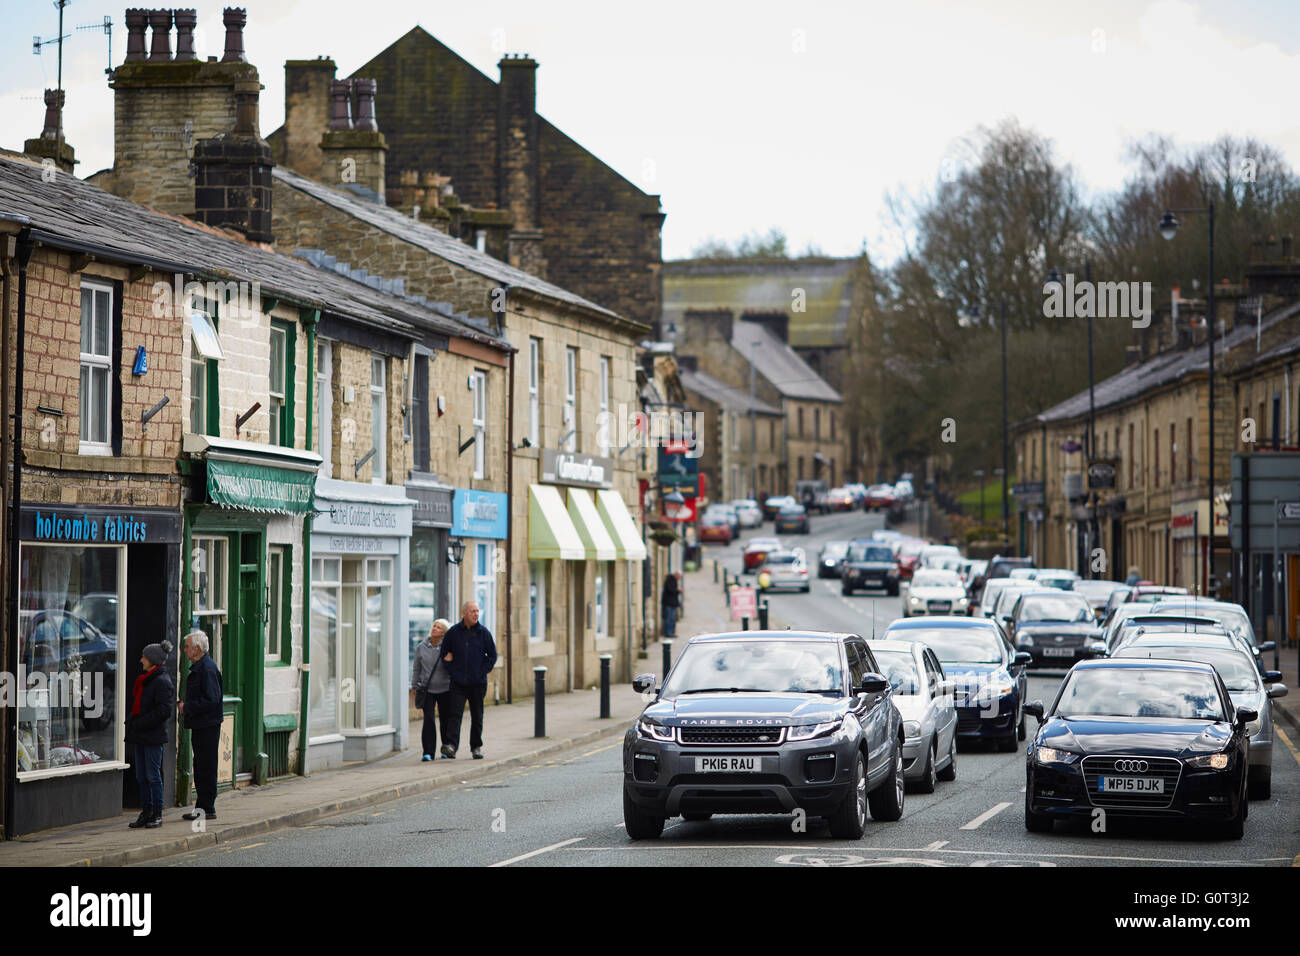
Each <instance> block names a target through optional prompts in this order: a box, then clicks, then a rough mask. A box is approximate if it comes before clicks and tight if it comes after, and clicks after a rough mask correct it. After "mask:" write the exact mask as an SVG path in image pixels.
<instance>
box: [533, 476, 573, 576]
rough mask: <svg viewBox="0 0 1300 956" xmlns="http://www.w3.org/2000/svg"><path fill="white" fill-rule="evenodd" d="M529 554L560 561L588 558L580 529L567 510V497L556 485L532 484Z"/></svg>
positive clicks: (534, 557)
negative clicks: (562, 496)
mask: <svg viewBox="0 0 1300 956" xmlns="http://www.w3.org/2000/svg"><path fill="white" fill-rule="evenodd" d="M528 557H529V559H530V560H541V559H549V560H560V561H582V560H584V559H585V558H586V557H587V549H586V548H585V547H583V544H582V538H580V537H579V536H578V529H577V528H575V527H574V526H573V522H572V521H571V520H569V513H568V512H567V511H565V510H564V499H563V498H561V497H560V491H559V489H558V488H556V487H555V486H553V485H529V486H528Z"/></svg>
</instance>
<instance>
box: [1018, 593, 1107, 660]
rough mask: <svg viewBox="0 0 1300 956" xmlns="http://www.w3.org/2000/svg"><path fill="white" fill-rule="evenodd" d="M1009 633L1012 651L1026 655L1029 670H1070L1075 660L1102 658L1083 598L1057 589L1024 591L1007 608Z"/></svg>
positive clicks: (1089, 608) (1093, 619)
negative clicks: (1045, 668) (1008, 610)
mask: <svg viewBox="0 0 1300 956" xmlns="http://www.w3.org/2000/svg"><path fill="white" fill-rule="evenodd" d="M1009 624H1010V631H1011V634H1012V637H1013V638H1014V640H1015V642H1016V650H1018V651H1024V652H1025V653H1026V654H1028V655H1029V656H1030V664H1029V666H1030V667H1059V668H1061V669H1062V670H1064V669H1066V668H1068V667H1070V666H1071V665H1072V664H1074V662H1075V661H1081V660H1091V659H1092V658H1094V657H1102V656H1104V655H1105V645H1104V644H1102V643H1101V628H1100V627H1099V626H1098V625H1097V617H1096V614H1095V613H1094V612H1093V610H1092V605H1091V604H1090V603H1088V599H1087V597H1085V596H1084V595H1082V594H1076V593H1074V592H1073V591H1062V590H1060V589H1059V588H1043V589H1042V590H1038V589H1035V590H1032V591H1025V592H1023V593H1022V594H1020V595H1019V596H1018V597H1017V598H1016V603H1015V604H1014V605H1013V606H1012V608H1011V621H1010V622H1009Z"/></svg>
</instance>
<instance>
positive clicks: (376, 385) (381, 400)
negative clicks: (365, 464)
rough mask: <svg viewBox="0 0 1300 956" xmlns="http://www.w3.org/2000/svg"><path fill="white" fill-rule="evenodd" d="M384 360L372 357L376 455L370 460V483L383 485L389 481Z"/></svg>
mask: <svg viewBox="0 0 1300 956" xmlns="http://www.w3.org/2000/svg"><path fill="white" fill-rule="evenodd" d="M385 372H386V369H385V365H384V360H383V359H382V358H380V357H379V356H377V355H372V356H371V357H370V442H371V444H370V447H371V448H372V449H374V452H375V455H374V457H373V458H371V459H370V482H371V484H375V485H382V484H384V483H386V482H387V481H388V449H387V445H388V441H387V439H388V405H387V394H386V392H385V388H384V378H385Z"/></svg>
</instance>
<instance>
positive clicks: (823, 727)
mask: <svg viewBox="0 0 1300 956" xmlns="http://www.w3.org/2000/svg"><path fill="white" fill-rule="evenodd" d="M843 723H844V718H843V717H840V718H837V719H836V720H827V721H824V722H822V723H820V724H805V725H804V726H802V727H791V728H790V730H789V733H787V734H786V739H787V740H812V739H813V738H815V737H826V736H828V735H830V734H832V733H834V732H835V731H837V730H839V729H840V725H841V724H843Z"/></svg>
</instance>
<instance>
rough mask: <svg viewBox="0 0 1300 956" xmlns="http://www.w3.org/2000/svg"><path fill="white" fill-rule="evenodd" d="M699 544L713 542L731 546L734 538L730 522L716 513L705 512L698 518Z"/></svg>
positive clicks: (722, 515) (724, 516)
mask: <svg viewBox="0 0 1300 956" xmlns="http://www.w3.org/2000/svg"><path fill="white" fill-rule="evenodd" d="M698 535H699V538H700V542H701V543H703V542H706V541H715V542H718V543H720V544H731V539H732V538H733V537H734V534H733V533H732V529H731V522H730V521H729V520H727V516H726V515H724V514H720V513H718V512H713V513H709V512H705V514H704V515H702V516H701V517H700V527H699V531H698Z"/></svg>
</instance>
